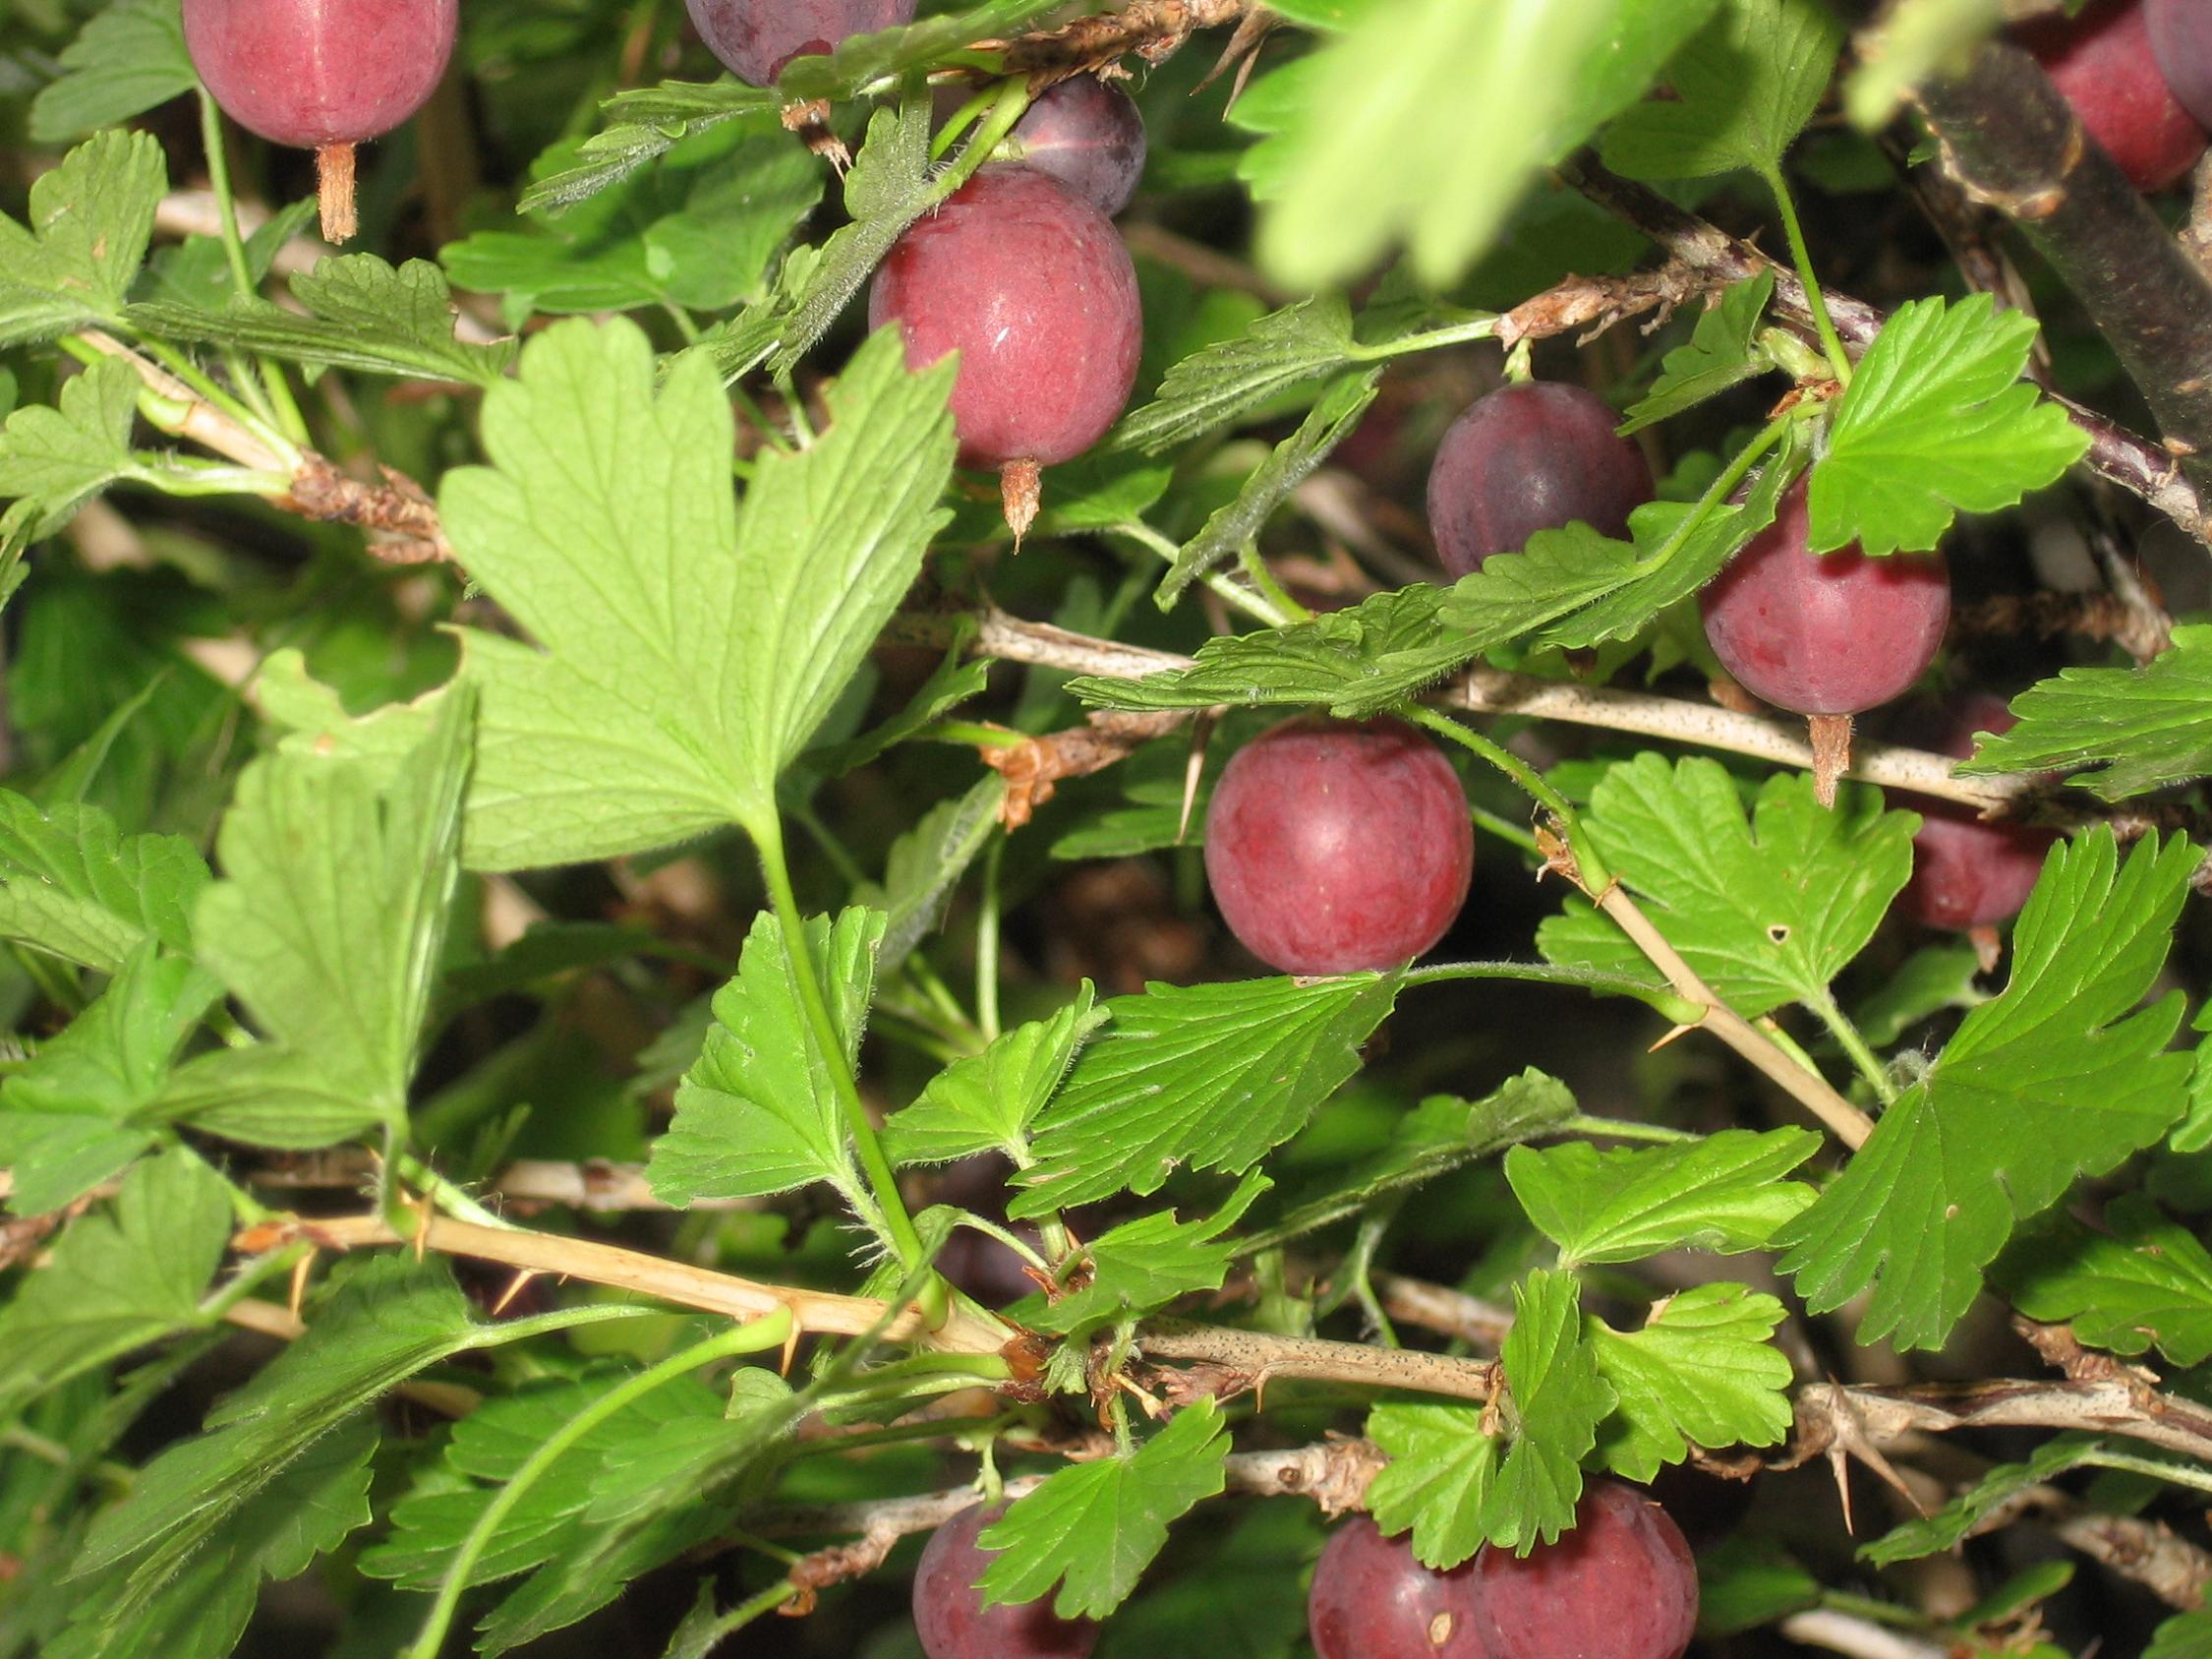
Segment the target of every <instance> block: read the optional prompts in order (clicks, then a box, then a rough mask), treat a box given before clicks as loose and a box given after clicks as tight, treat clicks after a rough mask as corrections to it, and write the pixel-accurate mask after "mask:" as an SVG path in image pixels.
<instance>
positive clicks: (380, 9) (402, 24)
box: [184, 0, 459, 242]
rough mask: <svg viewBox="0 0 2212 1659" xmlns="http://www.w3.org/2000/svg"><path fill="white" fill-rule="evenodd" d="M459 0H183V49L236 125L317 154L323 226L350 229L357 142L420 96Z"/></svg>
mask: <svg viewBox="0 0 2212 1659" xmlns="http://www.w3.org/2000/svg"><path fill="white" fill-rule="evenodd" d="M458 24H459V0H185V5H184V31H185V45H186V47H187V49H188V50H189V51H190V52H191V54H192V63H193V67H194V68H195V69H197V70H198V71H199V72H200V79H201V80H202V81H203V82H204V83H205V84H206V87H207V90H208V92H209V93H210V94H211V95H212V96H213V97H214V100H215V102H216V103H218V104H220V105H221V106H222V109H223V113H225V114H226V115H228V116H229V117H230V118H231V119H232V120H233V121H236V122H237V123H238V124H239V125H240V126H242V127H244V128H246V129H247V130H248V131H249V132H253V133H257V134H259V135H260V136H261V137H262V138H264V139H267V140H269V141H270V142H271V143H273V144H282V145H291V146H293V147H295V148H300V149H312V150H314V151H316V153H317V158H318V171H319V173H320V179H321V199H322V200H321V205H322V228H323V234H324V236H325V237H326V238H327V239H328V240H330V241H333V242H343V241H346V240H348V239H349V238H350V237H351V236H352V235H353V234H354V229H355V223H354V206H353V178H354V153H353V152H354V147H355V146H356V145H359V144H362V143H365V142H367V141H368V140H370V139H375V138H381V137H382V136H383V135H384V134H386V133H388V132H390V131H391V130H392V129H393V128H394V127H396V126H398V125H399V124H400V123H401V122H402V121H405V120H406V119H407V118H408V117H409V116H411V115H413V114H414V113H415V112H416V111H417V110H418V109H420V108H422V106H423V104H424V103H425V102H426V101H427V100H428V99H429V97H430V95H431V93H432V92H433V91H435V90H436V89H437V83H438V81H439V79H440V78H441V77H442V76H443V75H444V74H445V66H446V63H447V61H448V60H449V59H450V58H451V57H452V55H453V40H454V34H455V31H456V29H457V27H458Z"/></svg>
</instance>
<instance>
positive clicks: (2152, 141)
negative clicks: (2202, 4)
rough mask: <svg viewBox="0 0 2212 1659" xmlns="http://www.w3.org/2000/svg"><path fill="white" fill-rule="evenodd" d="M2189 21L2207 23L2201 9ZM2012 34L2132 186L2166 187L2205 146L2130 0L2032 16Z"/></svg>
mask: <svg viewBox="0 0 2212 1659" xmlns="http://www.w3.org/2000/svg"><path fill="white" fill-rule="evenodd" d="M2194 27H2195V28H2196V29H2197V30H2204V29H2205V28H2207V27H2212V22H2208V20H2207V19H2206V17H2205V15H2204V13H2203V12H2202V10H2201V9H2200V10H2199V11H2198V13H2197V16H2196V20H2195V24H2194ZM2018 38H2019V41H2020V44H2021V45H2023V46H2025V47H2027V49H2028V50H2029V51H2031V52H2033V53H2034V54H2035V58H2036V61H2037V62H2038V63H2040V64H2042V65H2043V72H2044V73H2045V74H2046V75H2048V76H2050V78H2051V84H2052V85H2053V86H2055V87H2056V88H2058V89H2059V90H2060V92H2061V93H2062V94H2064V96H2065V97H2066V102H2067V104H2068V105H2070V106H2071V107H2072V109H2073V113H2074V118H2075V119H2076V120H2078V121H2079V122H2080V123H2081V125H2082V128H2083V129H2084V130H2085V131H2086V132H2087V133H2088V134H2089V136H2090V137H2091V138H2093V139H2095V140H2096V141H2097V143H2098V144H2100V145H2102V146H2103V147H2104V148H2105V149H2106V151H2107V152H2108V153H2110V154H2111V156H2112V158H2113V159H2114V160H2115V161H2117V162H2119V163H2120V170H2121V171H2122V172H2124V173H2125V174H2126V175H2127V177H2128V180H2129V182H2130V183H2132V184H2133V185H2134V187H2135V188H2136V189H2137V190H2163V189H2165V188H2166V187H2167V186H2168V185H2170V184H2172V183H2173V182H2174V181H2175V180H2177V179H2179V178H2180V177H2181V176H2182V175H2183V173H2185V172H2187V171H2188V170H2189V168H2190V167H2191V166H2193V165H2194V164H2195V162H2196V158H2197V157H2198V156H2199V155H2202V154H2203V153H2204V138H2205V135H2204V129H2203V128H2202V127H2200V126H2198V125H2197V123H2196V121H2195V120H2194V119H2193V118H2192V117H2191V116H2190V114H2189V112H2188V111H2187V110H2186V109H2183V107H2182V105H2181V104H2180V103H2179V102H2178V101H2177V100H2176V98H2175V95H2174V93H2173V92H2172V90H2170V89H2168V87H2167V84H2166V78H2165V77H2164V76H2162V75H2161V74H2160V73H2159V66H2158V60H2157V58H2156V57H2154V56H2153V55H2152V49H2151V34H2150V30H2149V29H2148V28H2147V27H2146V22H2145V18H2144V12H2143V8H2142V7H2141V6H2140V5H2138V4H2137V3H2136V0H2097V3H2096V4H2094V5H2092V6H2090V7H2089V9H2088V10H2087V11H2084V12H2083V13H2081V14H2080V16H2078V17H2074V18H2063V17H2059V18H2049V19H2039V20H2037V21H2036V22H2035V23H2033V24H2030V25H2028V26H2026V27H2023V28H2022V29H2021V30H2019V33H2018Z"/></svg>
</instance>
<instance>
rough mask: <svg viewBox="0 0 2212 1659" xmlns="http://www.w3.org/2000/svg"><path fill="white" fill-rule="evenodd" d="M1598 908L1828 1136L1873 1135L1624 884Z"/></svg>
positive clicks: (1855, 1140) (1861, 1116)
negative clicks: (1731, 1002)
mask: <svg viewBox="0 0 2212 1659" xmlns="http://www.w3.org/2000/svg"><path fill="white" fill-rule="evenodd" d="M1598 908H1599V909H1600V910H1601V911H1603V912H1604V913H1605V914H1606V915H1607V916H1609V917H1611V918H1613V921H1614V923H1615V924H1616V925H1617V926H1618V927H1619V928H1620V930H1621V931H1622V932H1623V933H1626V934H1627V935H1628V937H1629V939H1630V940H1631V941H1632V942H1633V943H1634V944H1635V946H1636V948H1637V949H1638V950H1640V951H1642V952H1643V953H1644V955H1645V956H1646V957H1647V958H1648V959H1649V960H1650V962H1651V964H1652V966H1653V967H1654V968H1657V969H1658V970H1659V972H1660V973H1661V974H1663V975H1665V976H1666V982H1667V983H1668V984H1669V985H1671V986H1673V987H1674V989H1675V991H1676V992H1677V993H1679V994H1680V995H1682V996H1685V997H1687V998H1689V1000H1690V1001H1692V1002H1699V1003H1703V1004H1704V1005H1705V1009H1706V1014H1705V1018H1704V1019H1703V1020H1702V1021H1700V1022H1699V1024H1700V1026H1701V1027H1702V1029H1704V1030H1706V1031H1709V1032H1711V1033H1712V1034H1713V1035H1714V1036H1715V1037H1718V1038H1719V1039H1720V1040H1721V1041H1722V1042H1725V1043H1726V1044H1727V1045H1728V1046H1729V1047H1730V1048H1733V1049H1734V1050H1735V1051H1736V1052H1737V1053H1738V1054H1740V1055H1741V1056H1742V1057H1743V1058H1744V1059H1746V1060H1748V1061H1750V1062H1751V1063H1752V1064H1753V1065H1754V1066H1756V1067H1758V1069H1759V1070H1760V1071H1761V1072H1762V1073H1764V1074H1765V1075H1766V1077H1767V1079H1768V1081H1770V1082H1772V1083H1773V1084H1775V1087H1777V1088H1779V1089H1780V1090H1782V1091H1783V1092H1784V1093H1785V1094H1787V1095H1788V1096H1790V1097H1791V1098H1792V1099H1794V1100H1796V1101H1797V1102H1798V1103H1799V1104H1800V1105H1802V1106H1803V1107H1804V1108H1805V1109H1806V1110H1807V1111H1809V1112H1811V1113H1812V1114H1813V1115H1814V1116H1815V1117H1817V1118H1819V1119H1820V1120H1821V1122H1822V1123H1824V1124H1826V1125H1827V1126H1828V1129H1829V1132H1830V1133H1831V1134H1833V1135H1834V1137H1835V1138H1836V1139H1837V1140H1839V1141H1841V1142H1842V1143H1843V1144H1844V1145H1845V1146H1846V1147H1849V1148H1850V1149H1851V1150H1852V1151H1853V1152H1856V1151H1858V1150H1859V1148H1861V1147H1863V1146H1865V1145H1866V1140H1867V1137H1868V1136H1869V1135H1872V1134H1873V1133H1874V1119H1872V1118H1871V1117H1868V1116H1867V1115H1866V1113H1864V1112H1862V1111H1860V1110H1859V1108H1858V1107H1856V1106H1854V1105H1852V1104H1851V1102H1850V1101H1848V1100H1846V1099H1845V1098H1843V1096H1840V1095H1838V1094H1837V1093H1836V1092H1835V1091H1834V1089H1832V1088H1830V1087H1829V1085H1828V1083H1827V1081H1826V1080H1825V1079H1824V1078H1822V1077H1820V1076H1819V1075H1818V1074H1816V1073H1814V1072H1810V1071H1807V1070H1806V1069H1805V1068H1804V1067H1803V1066H1801V1065H1799V1064H1798V1063H1797V1062H1796V1061H1795V1060H1793V1059H1791V1058H1790V1057H1789V1056H1788V1055H1787V1054H1785V1053H1783V1052H1782V1051H1781V1049H1780V1048H1778V1047H1776V1046H1775V1043H1774V1041H1773V1039H1772V1038H1770V1037H1768V1036H1767V1035H1766V1034H1765V1033H1764V1032H1762V1031H1760V1030H1759V1028H1758V1027H1756V1026H1754V1025H1752V1024H1751V1022H1750V1021H1748V1020H1746V1019H1745V1018H1744V1017H1743V1016H1742V1015H1741V1014H1738V1013H1737V1012H1736V1011H1735V1010H1734V1009H1733V1008H1730V1007H1729V1006H1728V1005H1727V1004H1726V1003H1725V1002H1722V1001H1721V1000H1720V998H1719V997H1718V996H1717V994H1716V993H1715V991H1714V989H1713V987H1712V986H1710V985H1708V984H1707V983H1706V982H1705V981H1704V980H1703V979H1702V978H1699V977H1698V973H1697V970H1696V969H1694V968H1692V967H1691V966H1690V965H1689V964H1688V963H1687V962H1684V961H1683V960H1682V956H1681V953H1680V952H1679V951H1677V950H1676V949H1675V948H1674V947H1673V946H1672V945H1670V944H1668V943H1667V942H1666V936H1665V935H1664V934H1662V933H1661V932H1660V931H1659V929H1658V928H1657V927H1655V926H1653V925H1652V920H1651V918H1649V917H1647V916H1646V915H1645V914H1644V913H1643V911H1642V910H1640V909H1639V908H1638V907H1637V904H1636V901H1635V900H1633V899H1631V898H1630V897H1629V896H1628V893H1627V890H1626V889H1625V888H1622V887H1619V886H1614V887H1610V888H1607V889H1606V890H1605V892H1604V893H1602V894H1601V895H1600V896H1599V899H1598Z"/></svg>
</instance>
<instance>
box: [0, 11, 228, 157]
mask: <svg viewBox="0 0 2212 1659" xmlns="http://www.w3.org/2000/svg"><path fill="white" fill-rule="evenodd" d="M61 68H62V73H61V74H60V75H58V76H56V77H55V78H54V79H53V80H52V81H50V82H48V83H47V84H46V85H45V86H44V87H42V88H40V89H39V90H38V95H37V96H36V97H34V98H32V99H31V100H30V137H31V140H32V142H33V143H36V144H42V145H49V144H59V143H61V142H62V141H63V140H65V139H73V138H76V137H77V136H78V135H80V134H82V133H89V132H92V131H94V130H95V129H97V128H100V127H119V126H121V125H122V124H123V123H124V122H126V121H128V120H130V119H131V118H132V117H133V116H136V115H144V114H145V113H146V111H147V110H149V109H151V108H153V107H154V106H155V105H156V104H163V103H167V102H168V101H169V100H170V99H171V98H173V97H175V96H176V95H177V94H178V93H180V92H189V91H191V90H192V89H193V88H195V87H197V86H199V85H200V77H199V76H198V75H196V74H195V73H194V72H193V68H192V56H191V54H190V53H189V52H187V51H186V50H185V39H184V16H183V9H182V7H181V6H180V5H179V4H178V0H114V3H113V4H112V5H109V6H107V7H106V8H104V9H103V10H101V11H99V12H96V13H94V14H93V15H92V16H91V17H90V18H89V19H87V21H86V24H85V27H84V29H83V30H80V31H79V33H78V36H77V38H76V39H74V40H72V41H71V42H70V43H69V44H68V45H66V46H64V47H63V48H62V53H61Z"/></svg>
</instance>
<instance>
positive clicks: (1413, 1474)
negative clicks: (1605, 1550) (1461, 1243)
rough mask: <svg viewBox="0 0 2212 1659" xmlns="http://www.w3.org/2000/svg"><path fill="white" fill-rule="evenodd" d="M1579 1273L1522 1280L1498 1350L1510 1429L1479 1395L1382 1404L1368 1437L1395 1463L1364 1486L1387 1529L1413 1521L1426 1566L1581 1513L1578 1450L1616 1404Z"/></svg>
mask: <svg viewBox="0 0 2212 1659" xmlns="http://www.w3.org/2000/svg"><path fill="white" fill-rule="evenodd" d="M1578 1288H1579V1287H1578V1285H1577V1281H1576V1279H1575V1277H1574V1275H1573V1274H1559V1273H1543V1272H1539V1273H1533V1274H1529V1276H1528V1277H1527V1278H1526V1279H1524V1280H1523V1281H1522V1282H1521V1283H1520V1284H1518V1285H1516V1286H1515V1287H1514V1292H1513V1300H1514V1310H1515V1313H1514V1321H1513V1329H1512V1330H1511V1331H1510V1332H1508V1333H1507V1334H1506V1338H1505V1342H1504V1344H1503V1347H1502V1349H1501V1351H1500V1353H1499V1356H1498V1359H1499V1364H1500V1365H1501V1366H1502V1367H1503V1369H1504V1377H1505V1383H1506V1388H1507V1391H1508V1400H1507V1403H1506V1406H1505V1408H1504V1409H1503V1410H1502V1411H1501V1412H1500V1413H1499V1418H1500V1422H1501V1424H1502V1427H1503V1433H1484V1422H1485V1421H1486V1418H1487V1413H1485V1411H1484V1409H1483V1408H1482V1407H1479V1406H1475V1405H1378V1406H1376V1407H1375V1408H1374V1409H1373V1410H1372V1411H1370V1412H1369V1413H1368V1439H1369V1440H1372V1441H1373V1442H1374V1443H1375V1444H1376V1445H1377V1446H1379V1447H1381V1448H1382V1450H1383V1451H1385V1452H1388V1453H1389V1454H1390V1461H1389V1463H1388V1464H1386V1465H1385V1466H1384V1467H1383V1468H1382V1469H1381V1471H1380V1472H1378V1473H1377V1474H1376V1475H1375V1477H1374V1480H1373V1483H1372V1484H1371V1485H1369V1486H1368V1498H1367V1502H1368V1511H1370V1512H1371V1513H1372V1514H1373V1516H1374V1520H1375V1524H1376V1525H1377V1526H1379V1527H1381V1528H1382V1530H1383V1531H1384V1532H1386V1533H1391V1534H1396V1533H1400V1532H1405V1531H1407V1530H1409V1529H1410V1530H1411V1531H1412V1533H1413V1551H1414V1555H1415V1556H1416V1558H1418V1559H1419V1560H1420V1561H1421V1562H1422V1563H1423V1564H1424V1565H1425V1566H1427V1567H1431V1568H1434V1569H1436V1570H1439V1571H1446V1570H1450V1569H1452V1568H1454V1567H1457V1566H1458V1565H1459V1564H1460V1563H1461V1562H1464V1561H1466V1560H1467V1559H1468V1558H1469V1557H1471V1556H1473V1555H1474V1554H1475V1552H1476V1551H1477V1550H1479V1549H1481V1548H1482V1547H1483V1545H1484V1544H1485V1543H1488V1544H1494V1545H1496V1546H1497V1547H1498V1548H1500V1549H1510V1550H1514V1551H1515V1552H1516V1553H1517V1554H1520V1555H1527V1554H1528V1553H1529V1551H1530V1550H1532V1549H1534V1548H1535V1547H1536V1546H1537V1544H1538V1543H1539V1542H1543V1543H1549V1542H1551V1541H1552V1540H1554V1539H1556V1538H1557V1537H1558V1536H1559V1534H1560V1533H1561V1532H1562V1531H1564V1530H1565V1529H1566V1528H1567V1527H1569V1526H1571V1525H1572V1524H1573V1523H1574V1513H1575V1503H1576V1501H1577V1500H1578V1499H1579V1498H1580V1497H1581V1495H1582V1469H1581V1460H1582V1458H1583V1457H1584V1456H1585V1455H1586V1454H1587V1453H1588V1452H1590V1450H1591V1448H1592V1447H1593V1446H1594V1445H1595V1444H1596V1443H1597V1436H1598V1425H1599V1424H1600V1423H1601V1421H1603V1420H1604V1418H1605V1417H1606V1416H1607V1414H1608V1413H1610V1412H1611V1411H1612V1409H1613V1407H1614V1404H1615V1400H1614V1396H1613V1391H1612V1389H1611V1387H1610V1386H1609V1385H1608V1384H1607V1383H1606V1382H1605V1381H1604V1379H1603V1378H1602V1377H1601V1376H1600V1375H1599V1372H1598V1362H1597V1356H1596V1353H1595V1351H1594V1350H1593V1349H1592V1348H1591V1347H1589V1346H1588V1345H1587V1344H1586V1343H1585V1342H1584V1341H1583V1338H1582V1313H1581V1309H1580V1307H1579V1305H1578V1302H1577V1295H1578Z"/></svg>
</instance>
